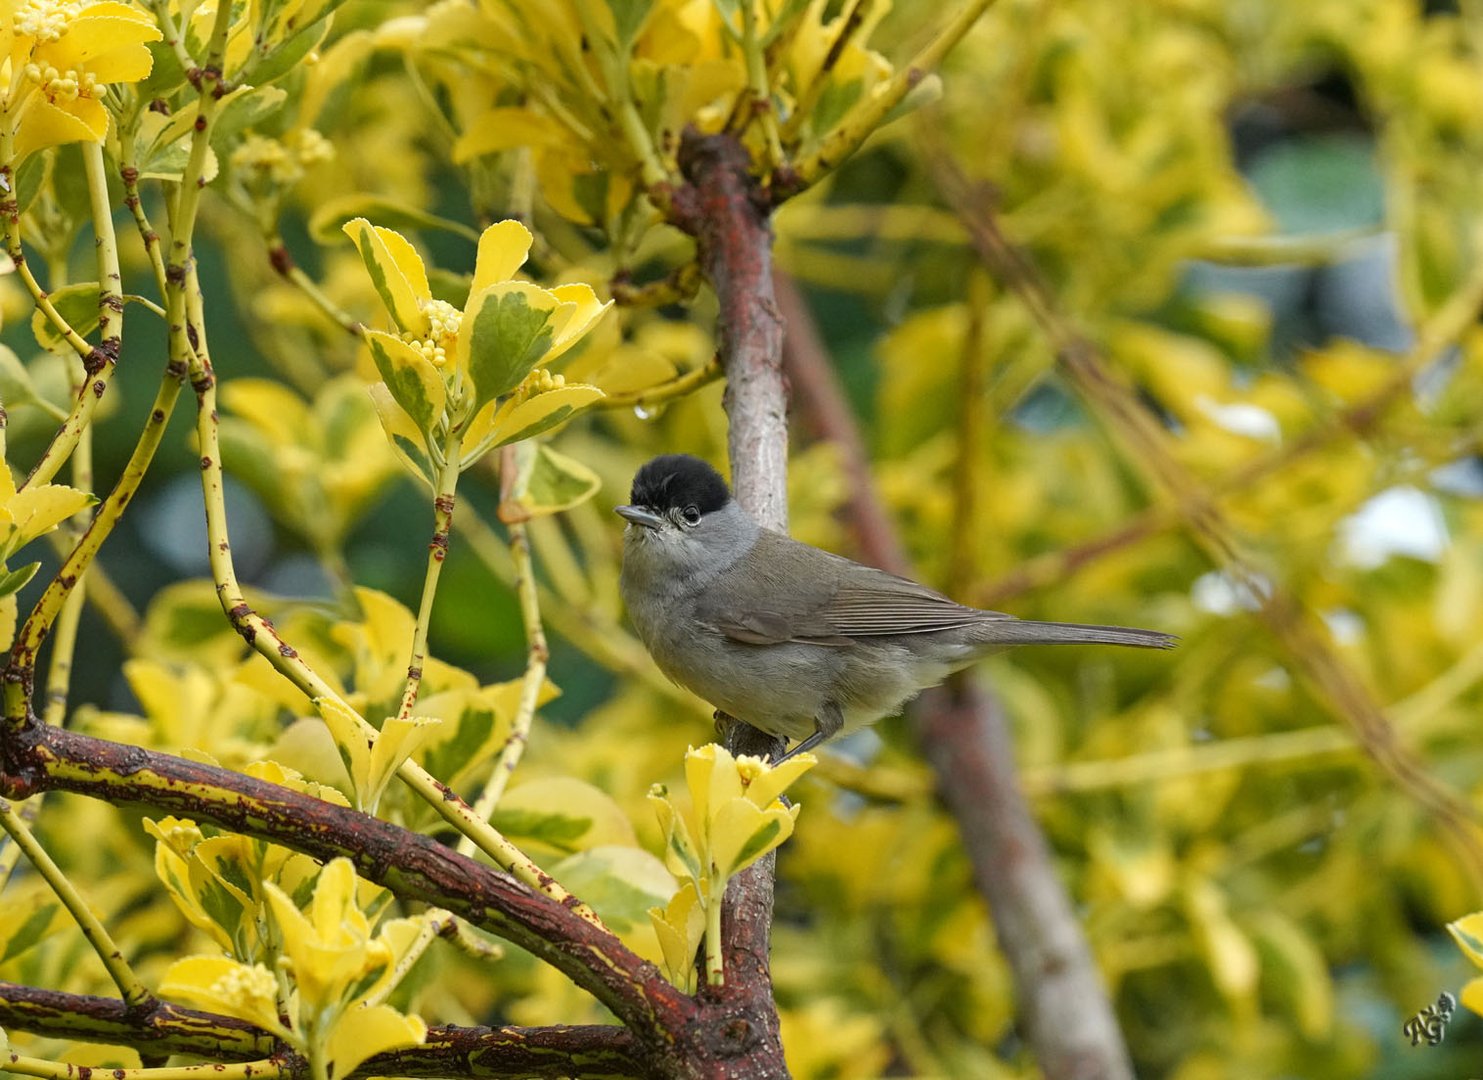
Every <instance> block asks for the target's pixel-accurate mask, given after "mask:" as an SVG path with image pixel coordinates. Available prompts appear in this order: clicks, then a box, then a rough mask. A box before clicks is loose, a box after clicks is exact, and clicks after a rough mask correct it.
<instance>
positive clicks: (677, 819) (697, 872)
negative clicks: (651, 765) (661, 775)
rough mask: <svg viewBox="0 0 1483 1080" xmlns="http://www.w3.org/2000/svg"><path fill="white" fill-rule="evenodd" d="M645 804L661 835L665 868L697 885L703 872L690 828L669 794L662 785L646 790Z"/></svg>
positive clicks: (703, 876)
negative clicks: (653, 815) (652, 815)
mask: <svg viewBox="0 0 1483 1080" xmlns="http://www.w3.org/2000/svg"><path fill="white" fill-rule="evenodd" d="M649 803H650V805H651V806H653V807H654V813H655V814H657V815H658V817H659V828H660V831H661V832H663V833H664V861H665V864H666V865H667V866H668V867H669V868H670V870H671V871H672V872H674V873H675V874H676V875H680V874H684V875H686V876H688V877H690V878H691V879H692V880H694V881H696V882H697V883H700V882H703V881H704V880H705V878H706V869H705V866H704V865H703V864H702V862H701V857H700V854H699V852H698V851H697V850H696V847H695V841H694V839H693V838H692V837H691V835H690V825H689V823H688V822H687V821H686V820H685V816H684V815H683V814H681V813H680V811H679V809H678V808H677V807H676V806H675V804H674V802H673V801H672V800H671V799H670V797H669V790H668V789H667V788H665V786H664V785H663V784H655V785H654V786H653V787H652V788H650V789H649Z"/></svg>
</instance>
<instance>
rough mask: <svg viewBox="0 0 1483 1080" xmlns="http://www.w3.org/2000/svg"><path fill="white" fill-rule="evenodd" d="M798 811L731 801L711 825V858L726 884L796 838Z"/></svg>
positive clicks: (792, 807)
mask: <svg viewBox="0 0 1483 1080" xmlns="http://www.w3.org/2000/svg"><path fill="white" fill-rule="evenodd" d="M797 817H798V807H797V806H790V807H788V808H786V809H784V808H783V807H782V806H781V805H775V806H773V807H772V808H770V809H767V810H759V809H758V808H757V807H756V806H754V805H752V804H751V803H750V802H748V801H747V800H746V799H732V800H731V801H729V802H727V803H726V804H725V805H724V806H722V807H721V808H720V809H719V810H718V811H717V812H716V814H715V816H714V817H713V818H712V819H711V821H710V830H709V831H710V857H711V867H712V870H713V872H714V873H715V874H717V875H718V876H719V878H720V879H721V880H722V881H724V880H725V879H727V878H729V877H731V876H732V875H733V874H736V873H739V872H740V871H742V870H745V869H746V868H747V867H749V866H751V865H752V864H753V863H754V862H756V861H757V860H758V859H759V858H761V857H762V856H763V855H765V854H767V853H768V852H769V851H771V850H773V848H775V847H777V846H778V845H779V844H781V843H782V842H783V841H784V840H786V839H788V837H789V836H791V835H792V834H793V822H794V821H795V820H796V819H797Z"/></svg>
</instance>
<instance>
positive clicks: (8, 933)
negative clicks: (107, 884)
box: [0, 889, 68, 964]
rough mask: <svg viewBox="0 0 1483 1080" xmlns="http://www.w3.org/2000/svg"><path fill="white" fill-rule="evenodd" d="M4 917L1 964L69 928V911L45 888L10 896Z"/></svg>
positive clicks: (0, 922) (0, 924) (0, 930)
mask: <svg viewBox="0 0 1483 1080" xmlns="http://www.w3.org/2000/svg"><path fill="white" fill-rule="evenodd" d="M3 911H4V914H3V915H0V964H3V963H5V962H6V961H8V960H12V959H14V958H15V957H17V956H19V955H20V954H21V953H23V952H25V951H26V950H27V949H29V948H31V946H33V945H35V944H36V943H37V942H39V941H41V940H42V939H43V938H45V937H48V936H49V935H51V934H53V933H55V932H56V931H57V930H59V929H61V927H62V926H64V925H66V923H67V921H68V919H67V912H66V910H65V909H64V908H63V907H62V905H61V904H60V903H58V902H57V900H56V899H55V898H54V897H53V896H52V895H51V893H50V892H49V891H47V890H44V889H37V890H35V891H32V892H31V893H30V894H29V895H26V894H22V895H15V894H14V893H7V894H6V897H5V904H4V906H3Z"/></svg>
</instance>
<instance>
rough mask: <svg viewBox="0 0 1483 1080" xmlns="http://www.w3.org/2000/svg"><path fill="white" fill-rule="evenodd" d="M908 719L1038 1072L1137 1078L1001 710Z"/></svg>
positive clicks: (801, 346) (879, 537)
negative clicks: (985, 910) (988, 924)
mask: <svg viewBox="0 0 1483 1080" xmlns="http://www.w3.org/2000/svg"><path fill="white" fill-rule="evenodd" d="M778 299H779V302H780V304H781V306H782V309H783V311H784V313H785V314H786V315H787V318H788V336H787V340H786V342H785V345H784V351H783V357H784V362H785V364H786V365H787V371H788V375H789V378H790V379H791V380H792V381H793V384H794V385H795V386H797V387H798V390H799V401H800V407H801V409H802V410H803V412H804V413H805V415H806V416H808V417H809V422H810V424H811V426H813V427H814V429H815V430H816V431H817V432H818V433H819V435H820V436H821V437H822V438H826V439H828V440H829V441H831V442H833V443H834V444H835V445H836V446H837V447H838V448H839V449H840V451H841V453H842V454H843V456H844V458H845V465H844V467H845V472H846V474H847V475H848V476H849V478H850V482H851V483H850V488H851V495H850V501H849V502H848V503H847V504H846V508H847V510H848V512H849V515H850V521H851V524H852V525H853V526H854V530H855V535H856V539H857V541H858V542H859V544H860V551H861V555H862V556H863V557H864V559H865V561H866V562H869V563H871V564H872V565H875V566H879V567H881V568H882V569H884V570H889V571H891V572H892V573H896V574H903V575H909V574H910V572H911V567H910V565H909V564H908V561H907V558H906V555H905V552H904V551H903V549H902V548H901V545H900V542H899V541H898V540H897V537H896V531H895V529H894V527H893V526H892V524H891V521H890V518H889V517H888V516H887V515H886V512H885V510H884V508H883V507H882V506H881V505H880V502H879V500H878V498H877V497H876V493H875V488H874V486H873V485H872V484H871V482H870V470H869V464H868V461H867V459H866V455H865V447H864V443H863V441H862V440H861V438H860V433H859V430H858V427H857V425H856V423H855V416H854V413H853V412H852V411H851V410H850V407H849V403H848V402H847V401H846V400H845V396H844V391H843V390H842V389H841V387H840V385H839V379H838V377H837V376H836V375H835V372H834V369H833V367H832V366H831V365H830V362H829V357H828V353H827V351H826V350H825V347H824V342H823V340H822V339H821V338H820V336H819V334H818V331H817V329H816V328H815V326H814V323H813V320H812V317H811V316H810V314H809V310H808V304H807V302H806V300H805V299H804V297H803V295H802V293H801V291H800V290H799V288H798V286H797V285H796V284H794V283H793V281H792V280H791V279H789V278H786V277H784V276H782V275H779V278H778ZM960 511H961V508H960ZM911 717H912V720H913V722H914V724H915V727H916V731H917V737H918V739H919V741H920V742H921V745H922V750H923V753H924V754H925V755H926V757H927V760H928V761H929V762H930V763H931V765H932V767H933V769H934V771H935V772H936V774H937V782H938V788H939V791H940V792H941V794H942V798H943V800H944V802H946V803H947V806H948V809H949V810H950V811H951V812H952V814H953V817H954V818H955V819H956V820H957V823H958V831H959V833H960V834H961V835H962V837H963V848H964V851H965V852H966V854H967V855H968V859H969V862H970V863H971V865H972V867H973V878H974V883H975V884H976V885H977V886H978V890H979V892H980V893H981V894H982V895H983V897H984V899H985V900H986V901H987V902H988V905H989V911H990V913H991V915H992V916H993V920H994V927H995V931H996V933H997V935H998V939H999V947H1000V949H1001V950H1002V951H1003V953H1004V955H1005V957H1006V959H1007V960H1008V961H1009V966H1010V969H1011V970H1012V971H1013V972H1014V977H1015V989H1016V992H1017V994H1018V996H1019V1008H1020V1017H1021V1023H1022V1025H1023V1027H1024V1031H1025V1036H1026V1039H1027V1040H1028V1041H1029V1043H1030V1046H1031V1048H1032V1050H1033V1052H1034V1054H1035V1057H1036V1059H1037V1060H1038V1061H1039V1062H1040V1067H1041V1069H1042V1070H1044V1072H1045V1075H1046V1076H1048V1077H1053V1078H1058V1080H1059V1078H1063V1077H1074V1078H1083V1077H1085V1078H1088V1080H1090V1078H1093V1077H1098V1078H1104V1077H1131V1076H1132V1067H1131V1065H1130V1063H1129V1061H1128V1052H1127V1048H1126V1046H1125V1045H1124V1043H1123V1038H1122V1033H1121V1032H1120V1031H1119V1030H1118V1026H1117V1021H1116V1018H1115V1017H1114V1015H1113V1011H1112V1004H1111V1002H1110V1001H1109V1000H1108V998H1107V994H1106V991H1105V990H1104V989H1103V986H1102V982H1101V978H1100V976H1099V975H1098V972H1097V969H1096V965H1095V964H1094V963H1093V961H1092V956H1091V950H1090V948H1089V947H1088V945H1087V942H1086V938H1085V936H1084V935H1083V934H1082V932H1081V927H1080V925H1078V923H1077V921H1076V917H1075V915H1074V913H1073V912H1072V910H1071V903H1070V900H1069V898H1068V897H1067V895H1066V891H1065V889H1064V888H1063V887H1062V885H1061V882H1060V879H1059V878H1058V877H1057V876H1056V871H1055V866H1054V865H1053V863H1052V861H1051V852H1050V848H1049V846H1048V845H1047V844H1046V842H1045V837H1044V836H1043V835H1042V833H1041V832H1040V829H1039V826H1038V825H1037V824H1036V822H1035V819H1034V817H1033V816H1032V815H1031V813H1030V809H1029V806H1028V805H1027V803H1026V801H1025V797H1024V794H1023V792H1022V791H1021V790H1020V786H1019V781H1018V777H1017V775H1016V770H1015V765H1014V745H1013V741H1012V739H1011V738H1010V734H1009V727H1008V724H1007V722H1006V718H1005V716H1004V713H1003V710H1002V709H1000V708H999V707H998V705H997V703H996V702H995V701H994V700H993V699H992V698H991V697H989V696H988V695H987V694H985V693H983V692H982V691H980V690H977V689H975V688H974V686H973V685H972V684H971V683H969V682H968V681H967V680H958V681H955V682H954V683H953V684H952V685H951V686H950V687H938V688H936V689H934V690H929V691H928V692H927V693H925V694H923V695H922V697H921V698H920V699H919V701H918V702H917V704H916V706H915V707H914V708H913V709H912V710H911Z"/></svg>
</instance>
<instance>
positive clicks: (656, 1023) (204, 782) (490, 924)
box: [0, 725, 695, 1064]
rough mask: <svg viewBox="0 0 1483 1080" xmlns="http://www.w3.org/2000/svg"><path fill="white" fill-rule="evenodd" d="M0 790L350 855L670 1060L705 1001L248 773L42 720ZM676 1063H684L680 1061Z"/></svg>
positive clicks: (375, 823)
mask: <svg viewBox="0 0 1483 1080" xmlns="http://www.w3.org/2000/svg"><path fill="white" fill-rule="evenodd" d="M0 767H3V772H0V791H3V792H4V793H5V794H8V795H12V796H26V795H30V794H33V793H35V792H38V791H46V790H61V791H72V792H76V793H78V794H82V795H87V796H90V797H92V798H98V799H104V800H106V801H109V802H113V803H137V804H144V805H147V806H150V807H152V808H154V809H157V810H164V811H167V812H169V813H173V814H177V815H179V816H181V817H187V818H191V819H192V820H195V821H207V822H211V823H212V824H214V825H218V826H220V827H222V828H225V829H230V830H232V831H233V832H237V833H241V834H243V835H245V836H254V837H258V838H260V839H263V840H269V841H272V842H274V843H279V844H283V845H284V846H286V847H291V848H293V849H294V850H296V851H302V852H305V853H307V854H309V855H312V856H314V857H315V858H317V859H320V860H323V861H328V860H330V859H333V858H336V857H339V856H344V857H347V858H349V859H351V860H352V861H353V862H354V863H355V866H356V870H357V872H358V873H359V874H360V875H361V876H362V877H364V878H366V880H368V881H374V882H376V883H377V884H379V885H383V886H385V887H386V888H388V889H390V890H391V891H392V892H393V893H395V894H396V895H398V896H400V897H403V898H405V899H411V900H420V901H424V902H426V903H430V904H434V905H436V906H438V907H443V908H447V909H448V910H449V911H451V912H453V913H454V914H456V915H460V916H462V917H463V918H465V919H467V920H468V921H469V922H470V923H472V924H473V925H475V926H479V927H482V928H483V929H485V930H488V931H490V932H491V933H494V934H497V935H499V936H500V937H503V938H505V939H506V940H507V941H511V942H513V943H514V944H516V945H519V946H520V947H521V948H523V949H526V950H527V951H528V952H530V953H532V954H533V955H535V956H536V957H538V958H540V959H542V960H544V961H546V962H547V963H549V964H551V965H552V966H553V967H555V968H557V969H558V970H560V971H561V972H562V973H563V974H565V975H566V976H567V977H568V978H570V979H571V980H572V981H573V982H574V983H576V984H577V985H578V986H580V987H582V988H583V989H584V990H587V991H588V992H589V993H591V994H592V995H593V996H594V997H596V998H597V999H598V1000H599V1001H601V1002H602V1003H603V1004H604V1005H606V1006H607V1007H608V1008H609V1009H611V1010H612V1011H613V1013H614V1014H615V1015H616V1016H617V1017H618V1018H619V1019H620V1020H622V1021H623V1022H624V1023H625V1024H626V1025H628V1027H629V1029H630V1030H631V1031H632V1032H633V1033H634V1035H635V1036H636V1037H637V1039H638V1040H639V1043H640V1044H641V1045H642V1046H643V1047H644V1049H645V1050H646V1051H648V1052H650V1053H651V1054H654V1055H657V1058H656V1060H660V1059H662V1060H666V1061H669V1059H670V1058H671V1056H672V1055H673V1054H674V1052H675V1048H674V1040H675V1035H674V1033H675V1032H678V1031H681V1030H682V1029H683V1028H684V1027H685V1026H686V1025H687V1024H689V1023H691V1022H692V1021H693V1020H694V1019H695V1004H694V1002H693V1001H692V1000H691V999H689V998H687V997H685V996H684V995H683V994H681V993H680V992H679V991H678V990H676V989H675V988H674V987H672V986H671V985H670V984H669V983H668V982H666V981H665V980H664V979H663V977H662V976H661V975H660V974H659V971H658V969H657V968H655V966H654V965H653V964H651V963H649V962H648V961H645V960H642V959H640V958H639V957H638V956H636V955H634V954H633V953H632V952H631V951H629V949H628V948H627V947H625V946H624V945H623V944H622V943H621V942H620V941H619V940H618V939H617V938H616V937H614V936H613V935H612V934H611V933H609V932H607V931H606V930H603V929H600V928H598V927H595V926H593V925H592V924H591V923H589V922H587V921H586V920H584V919H582V918H581V917H580V916H579V915H577V914H576V913H575V912H573V911H571V910H570V909H569V908H567V907H565V906H563V905H561V904H558V903H555V902H553V901H551V900H548V899H547V898H545V897H544V896H541V895H539V894H537V893H536V892H535V891H533V890H532V889H530V888H528V887H526V886H525V885H523V884H521V883H519V882H517V881H516V880H515V879H514V878H512V877H510V876H509V875H508V874H506V873H504V872H502V871H499V870H495V869H494V868H492V867H489V866H486V865H484V864H482V863H477V862H474V861H473V860H472V859H468V858H465V857H464V856H462V855H459V854H458V853H456V852H454V851H452V850H451V849H449V848H447V847H444V846H443V845H441V844H439V843H437V842H436V841H434V840H432V839H430V838H428V837H425V836H420V835H418V834H415V833H412V832H409V831H408V830H406V829H403V828H400V827H398V826H396V825H392V824H391V823H389V822H385V821H381V820H380V819H378V818H373V817H370V816H368V815H365V814H362V813H360V812H358V811H355V810H351V809H349V808H347V807H340V806H335V805H334V804H332V803H327V802H322V801H320V800H318V799H315V798H312V797H310V796H308V795H301V794H299V793H298V792H296V791H292V790H289V789H288V788H284V787H280V786H279V785H277V784H271V783H267V782H265V781H261V780H257V779H254V778H252V777H248V776H244V775H242V774H241V773H234V772H231V771H230V770H227V769H222V768H218V767H215V766H211V765H202V764H199V763H196V762H192V761H186V760H185V759H183V758H177V757H173V756H171V755H169V754H162V753H159V752H157V751H152V750H145V749H142V748H140V747H135V746H127V745H123V744H119V743H112V742H108V741H107V740H104V739H95V738H90V737H88V736H85V735H79V734H77V733H75V732H71V731H65V730H61V729H58V728H48V727H42V726H40V725H33V726H32V727H31V728H30V729H28V730H27V731H25V732H23V733H20V734H18V735H15V736H13V737H12V738H10V739H7V740H3V741H0ZM670 1063H671V1064H673V1062H670Z"/></svg>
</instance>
